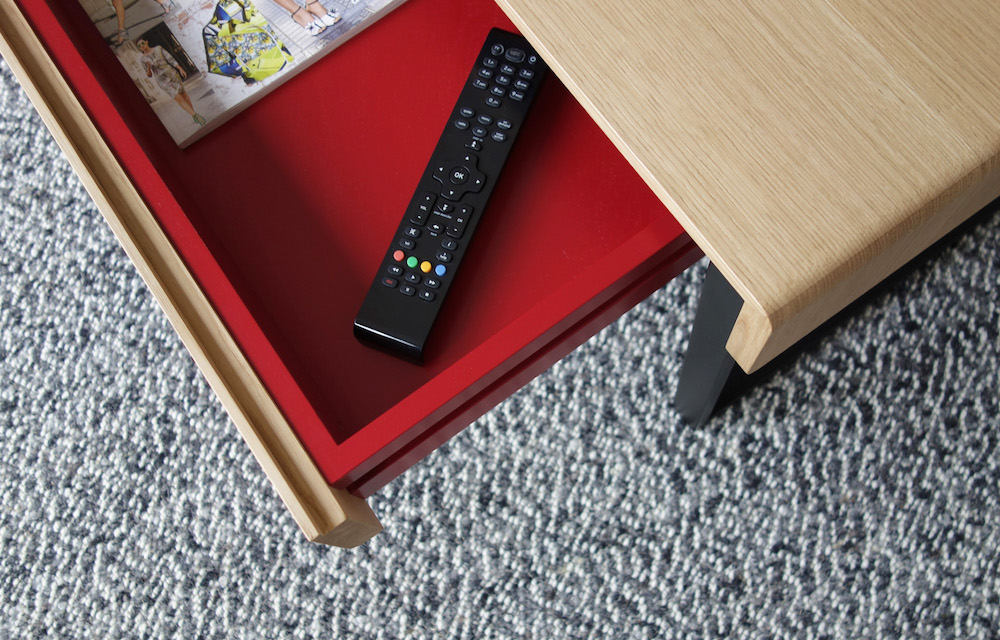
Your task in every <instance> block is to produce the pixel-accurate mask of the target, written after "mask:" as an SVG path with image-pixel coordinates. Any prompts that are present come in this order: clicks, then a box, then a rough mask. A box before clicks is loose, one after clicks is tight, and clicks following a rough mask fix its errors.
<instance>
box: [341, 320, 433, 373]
mask: <svg viewBox="0 0 1000 640" xmlns="http://www.w3.org/2000/svg"><path fill="white" fill-rule="evenodd" d="M354 337H355V338H357V339H358V341H360V342H362V343H364V344H366V345H368V346H369V347H374V348H375V349H378V350H379V351H382V352H385V353H388V354H390V355H393V356H396V357H401V358H403V359H405V360H409V361H410V362H413V363H415V364H423V362H424V351H423V348H422V347H421V346H419V345H416V344H413V343H411V342H407V341H406V340H403V339H401V338H398V337H396V336H393V335H390V334H389V333H386V332H384V331H379V330H378V329H376V328H374V327H370V326H367V325H365V324H362V323H360V322H358V321H355V322H354Z"/></svg>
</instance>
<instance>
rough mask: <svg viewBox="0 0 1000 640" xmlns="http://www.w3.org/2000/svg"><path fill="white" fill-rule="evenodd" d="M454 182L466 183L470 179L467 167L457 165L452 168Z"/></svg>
mask: <svg viewBox="0 0 1000 640" xmlns="http://www.w3.org/2000/svg"><path fill="white" fill-rule="evenodd" d="M450 179H451V183H452V184H465V183H466V181H468V179H469V170H468V169H466V168H465V167H455V168H454V169H452V170H451V178H450Z"/></svg>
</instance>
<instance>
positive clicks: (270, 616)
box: [0, 63, 1000, 639]
mask: <svg viewBox="0 0 1000 640" xmlns="http://www.w3.org/2000/svg"><path fill="white" fill-rule="evenodd" d="M0 162H2V169H0V200H2V214H0V305H2V306H0V385H2V386H0V637H4V638H9V637H27V638H41V637H55V638H84V637H93V638H119V637H139V638H194V637H233V638H285V637H288V638H311V637H326V638H329V637H338V638H348V637H359V638H536V639H562V638H590V637H594V638H653V637H656V638H661V637H666V638H669V637H689V638H704V637H729V636H733V637H777V638H785V637H789V638H791V637H796V638H799V637H801V638H825V637H831V638H832V637H837V638H869V637H870V638H876V637H881V638H896V637H901V636H906V637H922V638H928V637H955V638H991V637H998V627H1000V575H998V574H1000V553H998V547H1000V529H998V526H1000V499H998V487H1000V447H998V439H1000V430H998V429H997V423H998V419H997V417H996V415H997V413H998V409H1000V407H998V399H997V394H998V391H997V390H998V373H997V372H998V370H1000V354H998V341H1000V337H998V334H1000V306H998V302H997V290H998V279H1000V249H998V246H1000V216H998V215H990V216H986V217H982V218H980V222H979V224H978V225H977V226H975V227H974V228H972V229H971V230H970V231H969V232H968V233H966V234H965V235H962V236H960V237H957V238H953V239H951V240H949V241H947V243H946V246H945V248H944V250H943V251H942V252H941V253H940V255H939V256H938V257H936V258H935V259H934V260H932V261H931V262H929V263H927V264H926V265H924V266H922V267H921V268H919V269H918V270H916V271H915V272H914V273H912V274H911V275H910V276H909V277H908V278H906V279H905V280H903V281H900V282H897V283H895V284H892V285H890V286H889V287H887V288H886V290H885V291H883V292H882V293H881V294H879V295H878V296H877V297H876V298H875V299H874V300H873V301H872V302H871V303H870V304H868V305H866V306H864V307H863V308H862V309H861V310H860V311H859V312H858V313H857V314H856V315H855V316H854V317H852V318H850V319H848V320H847V321H845V322H843V323H841V324H840V325H839V326H838V327H837V328H836V329H835V330H833V331H831V332H829V333H827V334H826V336H825V337H824V338H823V339H822V340H820V341H819V342H817V343H815V344H813V345H811V346H809V347H808V348H807V350H806V353H805V354H803V356H802V357H800V358H798V359H797V360H795V361H794V362H792V363H790V364H788V365H786V366H784V367H782V368H781V369H780V370H779V371H778V372H777V373H776V374H775V376H774V377H772V378H770V379H768V380H766V381H765V382H763V383H762V384H761V385H760V386H758V387H756V388H755V389H754V390H753V391H752V392H750V393H749V394H748V395H747V396H745V397H744V398H742V399H741V400H740V401H738V402H737V403H736V404H735V405H733V406H731V407H730V408H728V409H726V410H725V411H724V412H723V413H722V414H721V415H719V416H718V418H717V419H716V420H715V421H714V422H712V423H711V424H710V425H709V426H708V427H706V428H703V429H691V428H686V427H684V426H682V425H681V424H679V422H678V418H677V416H676V414H675V413H674V412H673V411H672V410H671V408H670V406H669V405H670V396H671V393H672V389H673V387H674V385H675V384H676V377H677V370H678V366H679V362H680V359H681V354H682V353H683V350H684V348H685V345H686V340H687V330H688V326H689V323H690V322H691V320H692V316H693V313H694V307H695V304H696V298H697V292H698V286H699V283H700V279H701V276H702V274H703V272H704V264H703V263H702V264H699V265H698V266H697V267H696V268H694V269H692V270H691V271H689V272H688V273H686V274H684V275H683V276H681V277H680V278H678V279H677V280H675V281H674V282H673V283H671V284H670V285H669V286H667V287H666V288H664V289H663V290H662V291H660V292H659V293H657V294H656V295H655V296H653V297H652V298H651V299H649V300H648V301H646V302H645V303H643V304H642V305H640V306H639V307H637V308H636V309H634V310H633V311H632V312H630V313H629V314H628V315H626V316H625V317H624V318H623V319H622V320H621V321H619V322H618V323H616V324H615V325H613V326H612V327H610V328H609V329H607V330H606V331H604V332H602V333H601V334H600V335H598V336H597V337H596V338H595V339H593V340H591V341H590V342H589V343H587V344H586V345H584V346H583V347H582V348H580V349H579V350H578V351H576V352H575V353H573V354H572V355H571V356H570V357H568V358H566V359H565V360H564V361H563V362H561V363H559V364H558V365H557V366H555V367H553V368H552V369H551V370H550V371H549V372H547V373H546V374H545V375H543V376H542V377H540V378H539V379H537V380H535V381H534V382H533V383H531V384H530V385H529V386H528V387H526V388H525V389H523V390H522V391H521V392H520V393H518V394H517V395H515V396H514V397H512V398H511V399H509V400H508V401H507V402H505V403H503V404H502V405H500V406H499V407H498V408H497V409H495V410H494V411H492V412H490V413H489V414H488V415H487V416H486V417H484V418H483V419H482V420H480V421H479V422H477V423H476V424H474V425H473V426H471V427H470V428H468V429H467V430H466V431H464V432H463V433H462V434H460V435H459V436H458V437H456V438H454V439H453V440H452V441H451V442H449V443H448V444H447V445H446V446H444V447H443V448H442V449H440V450H438V451H437V452H435V453H434V454H433V455H431V456H430V457H429V458H428V459H426V460H425V461H424V462H422V463H421V464H419V465H418V466H416V467H415V468H413V469H412V470H410V471H409V472H408V473H406V474H405V475H404V476H402V477H401V478H399V479H398V480H396V481H395V482H393V483H391V484H390V485H389V486H388V487H386V488H385V489H384V490H383V491H382V492H380V493H379V495H377V496H376V497H374V498H373V499H371V501H370V502H371V505H372V507H373V508H374V510H375V511H376V513H378V515H379V516H380V518H381V519H382V521H383V523H384V524H385V527H386V531H385V532H384V533H383V534H381V535H380V536H378V537H377V538H376V539H374V540H373V541H372V542H371V543H369V544H368V545H366V546H364V547H362V548H359V549H357V550H353V551H343V550H337V549H329V548H324V547H320V546H315V545H311V544H309V543H307V542H305V540H304V539H303V537H302V535H301V534H300V533H299V531H298V529H297V528H296V526H295V524H294V523H293V522H292V519H291V518H290V516H289V515H288V514H287V513H286V512H285V510H284V508H283V506H282V505H281V503H280V501H279V500H278V498H277V496H276V495H275V493H274V491H273V490H272V489H271V487H270V485H269V484H268V482H267V480H266V478H265V477H264V474H263V472H262V471H261V470H260V469H259V468H258V466H257V464H256V462H255V461H254V460H253V458H252V457H251V455H250V452H249V450H248V449H247V447H246V446H244V444H243V442H242V440H241V439H240V438H239V435H238V434H237V432H236V429H235V428H234V427H233V426H232V425H231V424H230V423H229V421H228V419H227V417H226V415H225V414H224V412H223V410H222V409H221V407H220V405H219V404H218V402H217V401H216V400H215V398H214V396H213V395H212V393H211V391H210V390H209V388H208V386H207V385H206V384H205V382H204V381H203V379H202V378H201V376H200V374H199V373H198V371H197V370H196V368H195V366H194V365H193V364H192V362H191V360H190V359H189V357H188V356H187V354H186V352H185V351H184V349H183V348H182V346H181V345H180V342H179V341H178V339H177V338H176V337H175V336H174V334H173V332H172V330H171V328H170V327H169V325H168V324H167V322H166V320H165V319H164V317H163V315H162V314H161V312H160V311H159V309H158V308H157V307H156V305H155V303H154V302H153V300H152V298H151V296H150V295H149V294H148V292H147V291H146V289H145V287H144V285H143V284H142V282H141V281H140V279H139V277H138V275H137V274H136V272H135V271H134V269H133V268H132V266H131V265H130V264H129V262H128V260H127V259H126V258H125V256H124V254H123V252H122V251H121V249H120V248H119V246H118V245H117V243H116V241H115V240H114V238H113V237H112V235H111V233H110V231H109V230H108V228H107V227H106V225H105V223H104V222H103V220H102V219H101V218H100V216H99V214H98V213H97V211H96V209H95V207H94V206H93V205H92V203H91V202H90V200H89V199H88V197H87V195H86V194H85V192H84V191H83V190H82V188H81V187H80V186H79V183H78V181H77V180H76V178H75V177H74V175H73V174H72V173H71V171H70V169H69V166H68V164H67V163H66V162H65V160H64V159H63V158H62V156H61V154H60V152H59V150H58V148H57V147H56V146H55V144H54V143H53V142H52V140H51V138H50V136H49V134H48V133H47V132H46V131H45V130H44V128H43V127H42V125H41V124H40V120H39V119H38V117H37V116H36V115H35V114H34V112H33V110H32V109H31V107H30V105H29V103H28V102H27V100H26V99H25V97H24V95H23V94H22V92H21V90H20V89H19V87H18V86H17V85H16V83H15V81H14V80H13V78H12V76H11V75H10V73H9V70H8V69H7V67H6V66H5V65H4V64H2V63H0Z"/></svg>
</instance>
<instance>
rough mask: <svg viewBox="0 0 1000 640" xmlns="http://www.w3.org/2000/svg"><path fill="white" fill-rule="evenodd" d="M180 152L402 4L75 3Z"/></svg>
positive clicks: (363, 0) (319, 0) (307, 0)
mask: <svg viewBox="0 0 1000 640" xmlns="http://www.w3.org/2000/svg"><path fill="white" fill-rule="evenodd" d="M78 1H79V2H80V4H81V5H82V6H83V8H84V9H85V10H86V12H87V15H88V16H90V19H91V21H92V22H93V23H94V25H95V26H96V27H97V28H98V30H99V31H100V33H101V36H102V37H103V38H104V39H105V41H106V42H107V43H108V45H109V46H110V47H111V49H112V50H113V51H114V53H115V56H116V57H117V58H118V60H119V62H121V64H122V67H124V68H125V70H126V71H127V72H128V74H129V76H130V77H131V78H132V80H133V81H134V82H135V85H136V87H137V88H138V90H139V91H140V92H141V93H142V95H143V96H144V97H145V98H146V101H147V102H148V103H149V105H150V106H151V107H152V109H153V110H154V111H155V112H156V114H157V116H159V119H160V121H161V122H162V123H163V125H164V126H165V127H166V129H167V131H168V132H169V133H170V136H171V137H172V138H173V139H174V141H175V142H176V143H177V144H178V145H179V146H181V147H185V146H187V145H189V144H191V143H192V142H194V141H195V140H198V139H199V138H201V137H202V136H204V135H205V134H207V133H208V132H209V131H211V130H212V129H214V128H215V127H216V126H218V125H219V124H221V123H222V122H224V121H225V120H228V119H229V118H231V117H232V116H233V115H235V114H236V113H237V112H238V111H239V110H240V109H242V108H245V107H246V106H249V105H250V104H251V103H252V102H254V101H255V100H257V99H259V98H261V97H263V96H264V95H265V94H266V93H268V92H269V91H270V90H272V89H274V88H275V87H277V86H278V85H279V84H281V83H282V82H283V81H285V80H287V79H288V78H290V77H291V76H293V75H294V74H295V73H296V72H298V71H300V70H302V69H304V68H305V67H306V66H308V64H309V63H310V62H312V61H315V60H317V59H318V58H319V57H320V56H323V55H325V54H327V53H329V52H330V51H332V50H334V49H335V48H336V47H337V46H338V45H340V44H342V43H343V42H345V41H346V40H347V39H349V38H350V37H352V36H353V35H355V34H357V33H358V32H360V31H361V30H362V29H364V28H365V27H367V26H368V25H370V24H372V23H373V22H374V21H375V20H377V19H378V18H379V17H381V16H383V15H385V14H386V13H388V12H389V11H390V10H391V9H393V8H395V7H396V6H398V5H399V4H401V3H402V2H403V0H221V1H216V0H78Z"/></svg>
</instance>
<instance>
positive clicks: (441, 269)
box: [434, 264, 448, 277]
mask: <svg viewBox="0 0 1000 640" xmlns="http://www.w3.org/2000/svg"><path fill="white" fill-rule="evenodd" d="M434 273H436V274H437V275H438V277H441V276H443V275H444V274H446V273H448V268H447V267H446V266H444V265H443V264H439V265H438V266H436V267H434Z"/></svg>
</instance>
